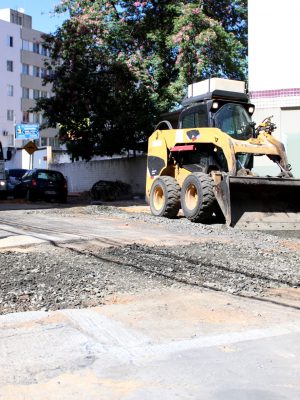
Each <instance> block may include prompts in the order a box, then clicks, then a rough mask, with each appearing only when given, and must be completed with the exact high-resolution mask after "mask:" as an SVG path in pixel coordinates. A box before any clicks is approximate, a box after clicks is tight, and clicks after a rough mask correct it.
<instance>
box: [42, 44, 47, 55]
mask: <svg viewBox="0 0 300 400" xmlns="http://www.w3.org/2000/svg"><path fill="white" fill-rule="evenodd" d="M41 55H42V56H47V55H48V52H47V49H46V47H45V46H43V45H42V46H41Z"/></svg>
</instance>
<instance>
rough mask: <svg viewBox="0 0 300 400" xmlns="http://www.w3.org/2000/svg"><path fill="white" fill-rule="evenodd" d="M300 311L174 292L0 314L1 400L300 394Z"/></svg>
mask: <svg viewBox="0 0 300 400" xmlns="http://www.w3.org/2000/svg"><path fill="white" fill-rule="evenodd" d="M299 339H300V315H299V311H297V310H294V309H293V308H287V307H281V306H276V305H274V304H269V303H262V302H259V301H255V300H249V299H241V298H238V297H233V296H230V295H227V294H222V293H214V292H210V291H202V292H200V291H199V290H191V289H189V290H182V289H180V290H177V289H168V290H165V291H164V292H158V291H157V292H156V291H155V292H149V293H144V294H141V295H130V296H129V295H122V296H120V297H118V298H115V297H112V298H111V299H108V304H106V305H104V306H101V307H97V308H93V309H83V310H61V311H56V312H43V311H39V312H27V313H19V314H8V315H3V316H1V317H0V354H1V358H0V399H1V400H41V399H43V400H44V399H45V400H48V399H49V400H58V399H61V400H75V399H76V400H82V399H84V400H99V399H101V400H103V399H107V400H113V399H126V400H148V399H151V400H152V399H153V400H158V399H164V400H165V399H166V400H171V399H172V400H173V399H175V398H178V399H203V400H210V399H214V400H221V399H222V400H226V399H228V400H229V399H230V400H235V399H236V400H237V399H239V400H240V399H243V400H254V399H255V400H257V399H259V400H271V399H272V400H276V399H281V400H282V399H289V400H296V399H297V400H298V399H299V398H300V361H299V355H300V340H299Z"/></svg>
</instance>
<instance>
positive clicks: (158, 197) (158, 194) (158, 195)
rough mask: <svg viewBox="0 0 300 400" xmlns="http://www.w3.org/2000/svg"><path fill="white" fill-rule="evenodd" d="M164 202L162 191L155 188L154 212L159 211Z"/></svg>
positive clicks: (158, 187)
mask: <svg viewBox="0 0 300 400" xmlns="http://www.w3.org/2000/svg"><path fill="white" fill-rule="evenodd" d="M164 202H165V195H164V191H163V189H162V188H161V187H160V186H157V187H156V188H155V190H154V194H153V205H154V208H155V209H156V210H160V209H161V208H162V207H163V205H164Z"/></svg>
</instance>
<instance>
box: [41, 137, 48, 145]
mask: <svg viewBox="0 0 300 400" xmlns="http://www.w3.org/2000/svg"><path fill="white" fill-rule="evenodd" d="M41 146H47V138H46V137H41Z"/></svg>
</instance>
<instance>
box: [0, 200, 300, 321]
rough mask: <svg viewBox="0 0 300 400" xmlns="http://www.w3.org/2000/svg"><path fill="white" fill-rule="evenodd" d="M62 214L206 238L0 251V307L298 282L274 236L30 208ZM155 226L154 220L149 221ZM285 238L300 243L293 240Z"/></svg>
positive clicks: (295, 262) (296, 260) (241, 290)
mask: <svg viewBox="0 0 300 400" xmlns="http://www.w3.org/2000/svg"><path fill="white" fill-rule="evenodd" d="M26 213H33V214H39V213H47V214H49V213H52V214H54V215H57V214H59V215H62V216H68V217H71V216H75V215H76V216H78V214H82V215H83V217H84V216H87V217H90V216H92V217H93V216H97V215H105V216H108V217H109V216H113V217H117V218H123V219H127V220H128V223H130V221H143V222H145V223H147V224H163V225H164V227H165V228H166V229H168V230H170V232H174V233H176V234H178V233H182V234H185V235H190V236H194V237H197V236H201V237H203V238H205V241H203V242H202V243H200V244H199V243H197V244H194V245H189V246H186V245H184V246H182V247H178V246H177V247H173V248H172V247H158V246H156V247H150V246H143V245H137V244H133V245H127V246H123V247H111V248H108V249H101V250H100V249H99V248H97V247H95V248H92V247H88V246H86V248H83V249H82V250H80V251H79V250H78V249H77V250H76V249H71V248H69V249H67V248H60V247H56V246H50V245H48V246H39V247H36V248H35V249H34V251H31V252H27V253H26V252H11V251H10V252H2V253H0V313H1V314H5V313H9V312H18V311H27V310H56V309H61V308H80V307H89V306H96V305H99V304H103V303H104V302H106V301H107V299H108V298H109V297H111V296H113V295H117V294H118V293H125V292H126V293H134V292H144V291H147V290H153V289H157V288H160V287H165V286H174V285H175V286H178V287H180V286H181V285H193V286H199V288H202V287H205V288H211V289H214V290H220V291H224V292H228V293H232V294H237V295H246V296H259V297H263V296H264V295H265V293H266V290H267V289H269V288H279V287H299V286H300V257H299V252H297V251H293V250H291V249H289V248H287V247H284V246H283V245H282V240H281V238H280V237H279V236H274V235H271V234H267V233H263V232H246V231H239V230H235V229H231V228H227V227H225V226H223V225H217V224H212V225H202V224H193V223H191V222H189V221H188V220H186V219H184V218H178V219H175V220H168V219H164V218H157V217H153V216H151V215H149V214H145V213H127V212H125V211H123V210H121V209H118V208H116V207H111V206H96V205H90V206H86V207H74V208H64V207H60V208H52V209H44V210H38V211H33V210H28V211H26ZM154 229H155V225H154ZM291 242H292V243H294V244H298V245H299V240H298V239H293V240H292V239H291Z"/></svg>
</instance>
